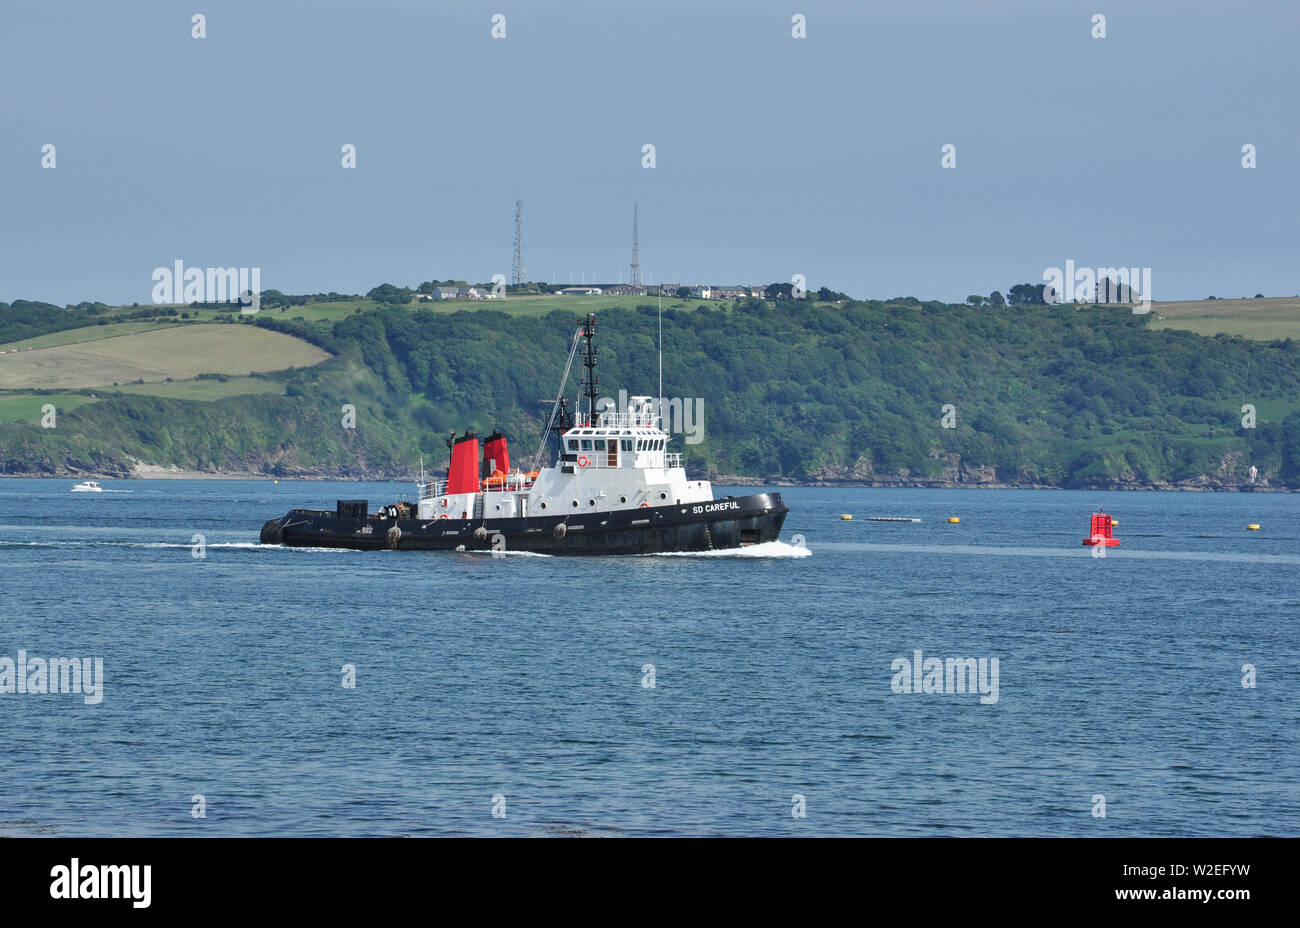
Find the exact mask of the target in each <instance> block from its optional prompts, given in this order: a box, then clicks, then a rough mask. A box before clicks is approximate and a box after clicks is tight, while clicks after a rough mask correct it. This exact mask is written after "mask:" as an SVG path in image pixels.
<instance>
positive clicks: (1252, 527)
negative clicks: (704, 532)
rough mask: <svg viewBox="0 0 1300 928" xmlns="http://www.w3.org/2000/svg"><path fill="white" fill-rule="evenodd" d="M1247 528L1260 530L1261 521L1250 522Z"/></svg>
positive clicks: (1248, 529)
mask: <svg viewBox="0 0 1300 928" xmlns="http://www.w3.org/2000/svg"><path fill="white" fill-rule="evenodd" d="M1246 530H1247V531H1251V532H1258V531H1259V523H1258V522H1252V523H1250V524H1249V525H1247V526H1246Z"/></svg>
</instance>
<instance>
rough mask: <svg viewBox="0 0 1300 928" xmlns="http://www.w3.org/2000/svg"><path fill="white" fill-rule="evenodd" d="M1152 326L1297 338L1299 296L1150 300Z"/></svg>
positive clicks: (1264, 337) (1299, 333)
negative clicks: (1162, 301) (1175, 300)
mask: <svg viewBox="0 0 1300 928" xmlns="http://www.w3.org/2000/svg"><path fill="white" fill-rule="evenodd" d="M1151 314H1152V316H1154V317H1155V318H1153V319H1152V321H1151V327H1152V328H1153V329H1184V330H1186V331H1188V332H1195V333H1196V334H1198V335H1217V334H1219V333H1223V334H1225V335H1241V336H1244V337H1245V338H1253V339H1258V340H1261V341H1268V340H1271V339H1281V338H1300V298H1297V297H1265V298H1262V299H1248V300H1186V301H1177V302H1174V301H1171V302H1168V303H1159V302H1156V303H1152V304H1151Z"/></svg>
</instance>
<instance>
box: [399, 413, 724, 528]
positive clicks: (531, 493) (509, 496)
mask: <svg viewBox="0 0 1300 928" xmlns="http://www.w3.org/2000/svg"><path fill="white" fill-rule="evenodd" d="M653 407H654V404H653V402H652V401H651V398H650V397H648V396H634V397H631V398H630V400H629V403H628V411H627V412H623V413H618V412H602V413H598V414H597V415H596V417H595V422H594V424H592V423H590V422H589V423H581V424H578V425H575V426H573V427H572V428H569V429H567V430H566V431H564V432H562V433H561V434H560V455H559V459H558V460H557V461H556V463H555V466H554V467H544V468H542V469H541V470H539V471H537V472H535V473H523V472H521V471H518V470H515V471H512V472H511V473H508V474H505V475H502V476H499V477H497V478H487V479H485V480H482V481H480V485H479V489H478V490H476V491H475V492H472V493H455V494H448V493H447V482H446V481H439V482H431V483H423V484H421V485H420V499H419V502H418V503H417V507H416V518H419V519H438V518H443V517H446V518H449V519H474V518H488V519H493V518H519V517H524V516H541V515H565V514H583V515H585V514H588V513H592V512H609V511H614V510H621V509H638V508H648V507H652V506H668V505H675V504H679V503H699V502H712V501H713V487H712V486H711V485H710V483H709V481H707V480H687V479H686V471H685V470H684V469H683V468H682V464H681V455H680V454H679V453H675V452H671V451H669V450H668V441H669V435H668V434H667V433H666V432H664V431H663V429H662V428H660V421H659V418H658V417H657V416H655V415H654V413H653Z"/></svg>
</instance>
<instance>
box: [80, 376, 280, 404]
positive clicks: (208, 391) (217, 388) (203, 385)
mask: <svg viewBox="0 0 1300 928" xmlns="http://www.w3.org/2000/svg"><path fill="white" fill-rule="evenodd" d="M98 390H99V392H100V393H101V394H104V395H108V394H112V393H132V394H136V395H143V396H161V397H165V398H167V399H172V400H202V401H210V400H224V399H225V398H226V397H229V396H249V395H251V394H255V393H268V394H275V395H277V396H282V395H284V384H282V383H278V382H277V381H274V380H264V379H262V378H261V377H229V378H227V379H226V380H224V381H223V380H214V379H211V378H206V377H205V378H204V379H203V380H172V381H169V382H167V383H127V384H123V385H122V386H120V387H99V388H98Z"/></svg>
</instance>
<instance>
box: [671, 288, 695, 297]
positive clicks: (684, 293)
mask: <svg viewBox="0 0 1300 928" xmlns="http://www.w3.org/2000/svg"><path fill="white" fill-rule="evenodd" d="M673 292H674V293H676V294H677V296H678V297H680V298H681V299H683V300H684V299H686V298H687V297H688V296H690V295H691V288H690V287H678V288H677V289H676V290H675V291H673Z"/></svg>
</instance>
